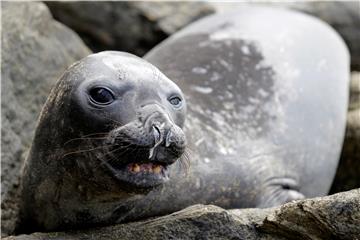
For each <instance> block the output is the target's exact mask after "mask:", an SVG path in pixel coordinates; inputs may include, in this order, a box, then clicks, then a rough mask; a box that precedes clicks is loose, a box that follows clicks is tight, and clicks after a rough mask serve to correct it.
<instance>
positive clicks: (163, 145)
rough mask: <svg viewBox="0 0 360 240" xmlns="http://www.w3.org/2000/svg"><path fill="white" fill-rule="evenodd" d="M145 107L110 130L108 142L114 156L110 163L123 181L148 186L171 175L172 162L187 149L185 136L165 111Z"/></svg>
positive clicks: (109, 165) (160, 182)
mask: <svg viewBox="0 0 360 240" xmlns="http://www.w3.org/2000/svg"><path fill="white" fill-rule="evenodd" d="M142 110H143V111H142V112H141V113H139V114H138V116H141V117H139V118H137V119H135V120H133V121H131V122H129V123H128V124H126V125H124V126H120V127H118V128H116V129H114V130H112V131H111V132H110V134H109V139H108V140H107V144H108V145H109V152H111V154H112V155H111V158H112V159H115V160H111V161H109V164H107V167H108V168H109V169H110V170H111V171H112V173H113V175H114V176H115V177H116V178H118V179H119V180H121V181H122V182H127V183H129V184H131V185H135V186H138V187H142V188H143V187H146V188H147V187H154V186H156V185H159V184H162V183H163V182H165V181H167V180H168V179H169V166H170V165H171V164H173V163H175V162H176V161H177V160H178V159H180V158H181V157H182V155H183V154H184V153H185V148H186V139H185V134H184V133H183V131H182V129H181V128H180V127H179V126H178V125H176V124H175V123H174V121H173V120H172V118H171V116H169V115H168V114H167V113H166V112H164V111H162V110H161V109H159V108H156V109H154V108H147V109H146V110H152V111H144V108H143V109H142ZM154 110H155V111H154Z"/></svg>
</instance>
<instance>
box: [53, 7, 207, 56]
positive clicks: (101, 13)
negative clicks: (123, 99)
mask: <svg viewBox="0 0 360 240" xmlns="http://www.w3.org/2000/svg"><path fill="white" fill-rule="evenodd" d="M46 4H47V5H48V6H49V8H50V10H51V11H52V13H53V15H54V17H55V18H56V19H58V20H59V21H61V22H63V23H64V24H66V25H68V26H69V27H71V28H72V29H74V30H75V31H76V32H78V33H79V35H80V36H81V37H82V38H83V40H84V41H85V42H86V43H87V45H88V46H90V48H92V50H94V51H102V50H119V51H127V52H131V53H135V54H137V55H143V54H144V53H146V52H147V51H148V50H149V49H151V48H152V47H153V46H155V45H156V44H157V43H159V42H161V41H162V40H163V39H165V38H166V37H167V36H169V35H170V34H172V33H174V32H175V31H177V30H178V29H180V28H181V27H183V26H185V25H187V24H189V23H190V22H192V21H194V20H196V19H198V18H200V17H202V16H204V15H207V14H210V13H212V12H213V9H212V8H211V7H210V6H209V5H208V4H207V3H203V2H168V3H165V2H136V1H135V2H47V3H46ZM80 9H81V10H80ZM94 16H96V18H94Z"/></svg>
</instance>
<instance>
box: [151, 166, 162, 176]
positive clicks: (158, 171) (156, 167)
mask: <svg viewBox="0 0 360 240" xmlns="http://www.w3.org/2000/svg"><path fill="white" fill-rule="evenodd" d="M152 170H153V172H154V173H156V174H159V173H161V167H160V166H159V165H156V166H153V169H152Z"/></svg>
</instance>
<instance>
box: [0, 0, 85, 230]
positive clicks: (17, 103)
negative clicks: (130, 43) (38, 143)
mask: <svg viewBox="0 0 360 240" xmlns="http://www.w3.org/2000/svg"><path fill="white" fill-rule="evenodd" d="M1 5H2V6H1V10H2V65H1V73H2V74H1V79H2V81H1V83H2V84H1V92H2V96H1V98H2V99H1V100H2V101H1V107H2V109H1V116H2V118H1V122H2V128H1V134H2V138H1V198H2V201H1V210H2V213H1V218H2V223H1V230H2V231H1V232H2V235H6V234H7V233H9V232H11V231H12V230H13V228H14V223H15V216H16V205H17V202H16V197H15V194H16V192H17V188H18V184H19V176H20V172H21V165H22V162H23V160H24V158H25V156H26V151H27V149H28V148H29V146H30V144H31V139H32V136H33V132H34V130H35V125H36V119H37V116H38V114H39V112H40V109H41V107H42V105H43V103H44V102H45V100H46V97H47V95H48V93H49V90H50V88H51V86H52V84H53V83H54V82H55V80H56V79H57V78H58V77H59V76H60V74H61V73H62V72H63V71H64V69H65V68H66V67H67V66H69V65H70V64H72V63H73V62H75V61H76V60H78V59H80V58H82V57H84V56H86V55H88V54H89V53H90V51H89V49H88V48H87V47H86V46H85V45H84V43H83V42H82V40H81V39H80V38H79V37H78V36H77V35H76V34H75V33H74V32H73V31H71V30H70V29H68V28H67V27H65V26H64V25H62V24H61V23H59V22H57V21H54V20H53V18H52V16H51V14H50V12H49V10H48V9H47V7H46V6H45V5H44V4H43V3H35V2H33V3H11V2H4V3H2V4H1Z"/></svg>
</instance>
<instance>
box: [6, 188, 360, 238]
mask: <svg viewBox="0 0 360 240" xmlns="http://www.w3.org/2000/svg"><path fill="white" fill-rule="evenodd" d="M359 236H360V189H356V190H352V191H349V192H344V193H339V194H336V195H332V196H328V197H322V198H314V199H308V200H302V201H297V202H291V203H288V204H285V205H283V206H280V207H276V208H270V209H241V210H229V211H227V210H224V209H222V208H219V207H216V206H212V205H208V206H204V205H195V206H191V207H189V208H186V209H184V210H182V211H179V212H176V213H173V214H170V215H167V216H164V217H159V218H155V219H152V220H148V221H142V222H135V223H129V224H121V225H115V226H110V227H104V228H97V229H91V230H84V231H72V232H58V233H35V234H32V235H21V236H17V237H9V238H6V239H7V240H10V239H13V240H15V239H16V240H21V239H33V240H36V239H88V238H89V237H91V239H109V240H111V239H131V240H132V239H134V238H135V239H219V238H221V239H357V238H358V237H359Z"/></svg>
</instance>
